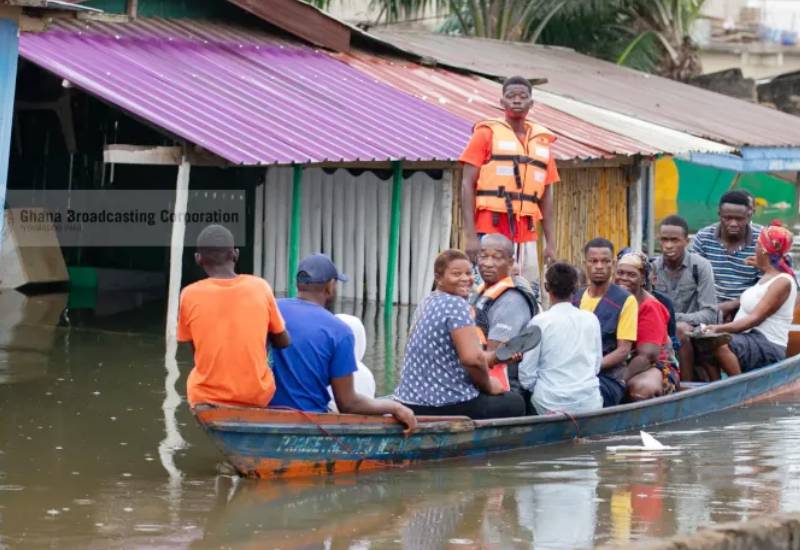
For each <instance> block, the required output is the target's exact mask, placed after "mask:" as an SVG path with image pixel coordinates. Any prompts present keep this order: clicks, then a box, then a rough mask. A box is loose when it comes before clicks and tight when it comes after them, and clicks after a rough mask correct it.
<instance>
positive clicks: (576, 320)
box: [519, 302, 603, 414]
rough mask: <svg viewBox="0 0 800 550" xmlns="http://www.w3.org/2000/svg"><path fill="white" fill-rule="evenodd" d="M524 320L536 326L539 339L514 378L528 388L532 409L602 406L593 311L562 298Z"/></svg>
mask: <svg viewBox="0 0 800 550" xmlns="http://www.w3.org/2000/svg"><path fill="white" fill-rule="evenodd" d="M530 325H535V326H538V327H539V329H540V330H541V331H542V341H541V343H540V344H539V345H538V346H537V347H535V348H534V349H533V350H531V351H529V352H528V353H526V354H525V356H524V357H523V358H522V362H521V363H520V365H519V382H520V384H521V385H522V387H523V388H525V389H527V390H530V391H532V392H533V395H532V396H531V402H532V403H533V406H534V407H536V412H538V413H539V414H547V413H549V412H560V411H564V412H569V413H581V412H588V411H594V410H597V409H602V408H603V397H602V396H601V394H600V382H599V380H598V379H597V373H598V372H600V364H601V362H602V361H603V343H602V337H601V335H600V322H599V321H598V320H597V317H596V316H595V315H594V314H592V313H589V312H588V311H582V310H580V309H578V308H576V307H575V306H573V305H572V304H570V303H566V302H562V303H559V304H555V305H554V306H553V307H551V308H550V309H549V310H547V311H545V312H544V313H541V314H539V315H537V316H536V317H534V318H533V319H532V320H531V322H530Z"/></svg>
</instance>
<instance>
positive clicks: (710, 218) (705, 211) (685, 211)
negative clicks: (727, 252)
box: [675, 160, 797, 231]
mask: <svg viewBox="0 0 800 550" xmlns="http://www.w3.org/2000/svg"><path fill="white" fill-rule="evenodd" d="M675 164H676V165H677V167H678V174H679V187H678V196H677V199H678V211H679V212H680V214H681V215H682V216H683V217H685V218H686V219H687V221H688V222H689V227H690V228H691V229H692V231H696V230H697V229H700V228H701V227H704V226H706V225H709V224H712V223H715V222H717V221H718V217H717V205H718V203H719V199H720V197H721V196H722V194H723V193H725V192H726V191H728V190H729V189H730V188H731V185H732V184H733V183H734V179H735V178H736V176H737V174H736V172H732V171H729V170H719V169H716V168H709V167H707V166H699V165H697V164H691V163H689V162H684V161H680V160H676V161H675ZM735 188H741V189H746V190H748V191H750V192H751V193H752V194H753V195H754V196H755V197H756V213H755V215H754V220H755V221H756V222H757V223H761V224H768V223H769V222H770V221H772V220H774V219H776V218H777V219H780V220H781V221H783V222H784V223H786V224H787V225H789V226H791V225H792V224H794V223H795V221H796V219H795V218H796V216H795V213H796V212H797V202H796V197H795V185H794V184H792V183H790V182H787V181H785V180H782V179H779V178H776V177H774V176H772V175H770V174H768V173H755V174H741V175H740V176H739V179H738V181H737V182H736V185H735Z"/></svg>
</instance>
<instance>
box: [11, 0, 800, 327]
mask: <svg viewBox="0 0 800 550" xmlns="http://www.w3.org/2000/svg"><path fill="white" fill-rule="evenodd" d="M86 4H87V5H90V6H94V7H98V8H102V9H104V10H105V12H106V13H104V14H102V15H93V14H89V15H81V16H80V17H74V16H73V17H70V18H65V19H64V18H62V19H54V20H53V21H50V22H49V23H50V25H49V28H48V29H47V30H46V31H45V32H42V33H31V34H28V33H23V35H22V36H21V38H20V55H21V57H22V59H23V60H24V61H23V62H22V63H21V67H20V71H19V78H18V94H17V104H16V122H15V130H14V139H13V143H14V146H13V148H12V149H13V152H12V162H11V179H10V185H11V187H12V188H16V189H25V188H29V189H40V190H48V189H142V190H147V189H150V190H152V191H156V190H175V191H176V193H175V200H174V201H173V204H170V205H168V206H169V207H170V208H175V209H176V210H178V211H182V210H185V209H186V208H187V207H189V206H190V205H191V203H192V201H195V200H208V197H206V196H205V195H207V193H206V192H207V191H209V190H231V191H232V193H231V196H226V197H225V198H224V200H242V201H244V203H245V210H246V212H247V221H246V238H245V240H244V244H243V246H242V251H243V254H242V262H241V264H242V268H243V270H245V271H249V272H253V273H256V274H259V275H263V276H264V277H265V278H267V279H268V280H269V281H270V282H271V283H272V284H273V286H274V287H275V289H276V291H277V292H279V293H286V292H291V290H292V288H291V286H292V277H291V276H290V274H291V273H292V272H293V266H295V265H296V262H297V259H298V258H299V257H301V256H302V255H304V254H307V253H310V252H316V251H322V252H325V253H328V254H330V255H331V256H332V257H333V258H334V260H335V261H336V262H337V264H338V265H340V267H341V268H342V269H343V270H344V271H345V272H347V273H348V274H349V275H351V277H352V281H351V282H350V283H347V284H345V285H342V295H343V296H344V297H345V298H353V299H366V300H384V301H387V300H386V299H387V298H388V301H391V302H399V303H411V304H413V303H416V302H418V301H419V300H420V299H421V297H422V296H423V295H424V294H425V293H426V292H427V291H428V290H429V289H430V286H431V281H432V267H433V259H434V257H435V255H436V254H437V253H438V251H440V250H441V249H443V248H446V247H448V246H458V245H459V244H460V243H461V231H460V209H461V205H460V195H459V192H458V189H459V186H460V166H459V164H458V162H457V159H458V156H459V154H460V153H461V150H462V149H463V147H464V145H465V144H466V142H467V140H468V138H469V135H470V132H471V128H472V125H473V124H474V123H475V122H476V121H478V120H480V119H483V118H488V117H495V116H499V115H500V114H501V113H500V111H499V110H498V109H497V107H496V104H497V101H498V98H499V95H500V85H499V83H498V80H499V79H501V78H502V77H504V76H508V75H510V74H522V75H523V76H526V77H529V78H531V79H534V80H536V79H539V80H542V79H546V81H547V82H546V83H544V84H542V85H541V86H539V87H537V88H536V90H535V92H534V97H535V100H536V106H535V108H534V115H533V116H534V117H535V118H536V119H537V121H538V122H540V123H542V124H544V125H546V126H548V127H549V128H550V129H551V130H553V131H554V132H555V133H556V135H557V136H558V140H557V141H556V143H555V145H554V154H555V156H556V158H557V161H558V165H559V169H560V172H561V175H562V183H561V184H560V185H558V186H557V187H556V195H555V197H556V221H557V224H558V254H559V255H560V256H562V257H564V258H568V259H570V260H572V261H576V260H578V259H579V256H580V248H581V246H582V244H583V242H585V241H586V240H587V239H588V238H591V237H593V236H596V235H598V234H600V235H605V236H607V237H610V238H612V240H614V241H615V243H616V244H617V245H618V246H624V245H628V244H631V245H633V246H642V244H643V243H645V244H649V245H650V246H652V244H653V238H652V235H650V236H649V238H648V233H649V231H650V230H652V227H653V217H654V211H653V204H654V200H653V197H654V192H653V182H654V177H653V173H652V161H653V159H655V158H656V157H657V156H659V155H663V154H679V155H684V156H687V157H689V158H695V155H698V154H704V155H706V157H703V158H705V159H706V160H708V158H714V159H717V160H718V161H719V162H722V160H720V159H723V160H730V159H745V158H746V156H747V155H752V154H762V153H763V151H762V149H763V147H766V146H767V144H769V145H770V146H773V145H775V146H781V147H783V148H785V149H780V150H779V153H781V154H784V153H786V151H788V150H789V147H793V146H794V145H795V144H798V143H800V132H798V131H797V129H796V128H795V129H792V128H783V129H782V131H781V132H778V133H775V134H774V135H770V128H771V127H772V126H773V125H780V124H778V122H776V121H775V120H773V118H772V113H771V112H770V111H767V114H764V113H762V112H761V111H759V112H758V113H756V114H752V113H751V112H750V111H747V112H744V111H743V118H744V119H745V120H746V122H742V123H741V124H739V123H733V126H734V127H735V130H731V129H728V130H725V129H726V128H727V125H726V124H727V122H729V119H730V118H731V117H730V116H729V115H728V113H729V112H730V111H731V109H733V110H737V111H738V110H740V109H742V110H743V109H745V108H747V109H751V108H753V107H752V106H749V105H747V106H745V104H743V103H742V102H734V103H733V104H725V105H724V106H722V107H720V106H715V110H712V109H711V108H710V107H711V105H710V103H714V102H716V101H720V102H721V101H723V100H722V99H720V98H721V97H722V96H717V95H716V94H710V96H708V95H703V96H701V99H702V100H703V101H702V102H700V104H699V105H695V106H694V107H692V109H689V108H688V107H686V106H684V107H683V111H689V113H688V114H687V113H686V112H683V111H681V109H679V108H678V106H679V105H681V104H683V103H690V102H693V101H699V100H697V97H698V96H697V94H709V93H708V92H704V91H702V90H697V89H695V88H691V87H687V86H684V85H681V84H677V83H671V82H670V83H669V84H664V82H662V80H663V79H657V78H655V77H649V76H643V75H640V74H639V73H633V72H631V71H628V70H626V69H620V68H617V67H615V66H613V65H609V64H607V63H604V62H601V61H597V60H591V62H589V61H587V60H586V59H584V56H578V54H575V53H574V52H569V51H565V50H562V49H553V48H536V47H530V46H518V45H514V44H499V45H498V44H494V43H492V44H491V45H487V44H485V43H484V42H478V41H472V40H468V39H453V38H440V37H436V36H427V35H426V38H425V40H428V41H430V42H426V44H428V45H427V46H425V48H423V47H422V46H421V45H420V44H419V43H416V42H414V43H401V41H400V38H397V37H396V36H389V35H388V34H387V33H382V34H381V35H380V36H379V37H375V36H372V35H366V34H364V33H361V32H360V31H357V30H355V29H352V28H350V27H348V26H346V25H343V24H341V23H339V22H337V21H335V20H333V19H331V18H328V17H326V16H325V15H324V14H322V13H321V12H318V11H317V10H314V9H313V8H311V7H310V6H308V5H306V4H304V3H301V2H296V1H295V0H279V1H274V2H270V3H269V6H268V7H267V6H266V3H265V4H259V3H254V2H245V1H243V0H231V1H229V2H228V1H223V0H216V1H214V0H203V1H198V2H193V3H192V5H191V7H190V8H189V7H185V5H184V4H181V7H178V6H176V5H174V4H171V3H169V2H163V1H158V0H149V1H148V0H139V2H138V3H133V4H134V6H135V8H136V12H135V13H126V9H125V6H124V5H123V3H121V2H113V1H111V0H107V1H100V0H97V1H94V2H88V3H86ZM114 12H116V13H114ZM442 40H444V41H445V42H441V43H440V41H442ZM450 40H455V41H457V42H453V43H450V42H447V41H450ZM453 44H457V45H456V46H453ZM454 50H455V51H456V52H457V51H459V50H461V51H463V55H461V56H460V57H458V58H457V59H456V58H455V57H454V56H455V54H454ZM550 57H552V59H550ZM467 58H469V59H482V60H483V61H482V62H481V63H482V65H481V66H480V67H476V66H475V65H474V63H473V62H470V61H468V59H467ZM547 59H550V61H548V62H547V63H545V61H543V60H547ZM576 59H578V61H576ZM587 59H588V58H587ZM509 60H513V63H512V62H509ZM561 73H565V74H567V75H569V76H570V78H571V80H568V81H562V80H560V79H561V76H559V75H561ZM581 75H582V76H581ZM643 82H644V83H647V85H646V86H645V87H644V88H642V86H643V84H642V83H643ZM667 82H669V81H667ZM639 96H643V97H639ZM644 96H646V97H644ZM645 100H646V101H645ZM668 100H669V101H668ZM726 101H734V100H727V99H726ZM703 113H705V116H706V118H707V120H705V119H704V114H703ZM779 122H785V119H781V121H779ZM690 123H691V124H690ZM740 126H744V127H747V126H749V127H750V129H749V131H747V130H744V129H743V128H741V127H740ZM768 127H769V128H768ZM725 132H730V135H723V134H724V133H725ZM748 135H750V136H755V137H756V138H758V139H757V140H753V139H745V138H746V136H748ZM753 143H757V144H758V147H757V149H758V151H753V150H751V149H752V148H748V147H749V146H750V145H752V144H753ZM709 155H710V157H709ZM782 158H785V160H787V161H789V160H791V158H790V157H789V156H785V157H782ZM792 158H793V157H792ZM214 200H223V198H216V199H214ZM184 244H188V246H191V238H188V239H187V236H186V235H185V234H184V229H183V228H182V227H181V226H180V224H176V225H175V226H174V227H173V228H172V230H171V235H170V236H169V239H166V240H165V244H164V246H161V247H152V248H127V249H113V248H108V247H107V248H98V249H81V248H80V247H78V248H77V249H73V250H67V251H66V254H67V256H68V260H69V262H68V263H70V264H71V265H73V266H75V265H80V266H89V267H92V268H96V267H114V268H117V269H124V270H149V271H154V272H159V273H162V274H166V273H169V274H170V275H169V279H170V283H171V284H170V287H171V291H170V295H171V296H172V298H173V308H172V309H171V311H170V318H171V319H173V320H174V316H175V309H174V298H175V297H176V296H177V290H178V289H179V287H180V285H181V282H183V283H184V284H185V283H186V282H187V281H191V280H193V279H194V278H197V277H199V276H200V274H199V273H198V272H197V270H196V268H194V267H193V264H192V259H191V250H189V251H184V250H183V246H184ZM122 286H124V285H122Z"/></svg>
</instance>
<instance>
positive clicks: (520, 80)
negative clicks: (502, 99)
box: [503, 76, 533, 93]
mask: <svg viewBox="0 0 800 550" xmlns="http://www.w3.org/2000/svg"><path fill="white" fill-rule="evenodd" d="M515 84H519V85H520V86H525V87H526V88H528V93H531V92H532V91H533V86H531V82H530V80H528V79H527V78H525V77H524V76H509V77H508V78H506V79H505V80H504V81H503V93H506V88H508V87H509V86H514V85H515Z"/></svg>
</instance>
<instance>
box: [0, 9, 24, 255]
mask: <svg viewBox="0 0 800 550" xmlns="http://www.w3.org/2000/svg"><path fill="white" fill-rule="evenodd" d="M0 9H2V10H4V11H0V247H2V235H3V229H4V227H5V217H4V210H3V208H4V205H5V202H6V189H7V188H8V160H9V156H10V155H11V121H12V119H13V118H14V116H13V115H14V93H15V91H16V88H17V58H18V52H19V49H18V48H19V25H18V22H17V21H18V16H19V14H20V10H19V9H18V8H0ZM6 14H7V16H8V17H9V18H6ZM0 252H2V250H0Z"/></svg>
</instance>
